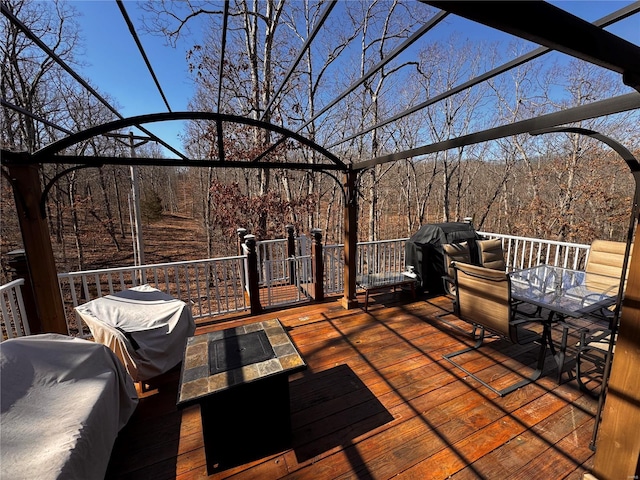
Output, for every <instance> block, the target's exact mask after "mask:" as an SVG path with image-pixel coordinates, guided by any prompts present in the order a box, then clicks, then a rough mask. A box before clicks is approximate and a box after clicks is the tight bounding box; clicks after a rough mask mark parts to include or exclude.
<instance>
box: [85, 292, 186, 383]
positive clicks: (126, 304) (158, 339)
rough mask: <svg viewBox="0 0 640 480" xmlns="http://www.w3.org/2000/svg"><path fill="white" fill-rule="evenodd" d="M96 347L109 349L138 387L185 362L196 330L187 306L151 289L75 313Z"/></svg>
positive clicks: (98, 302) (108, 298)
mask: <svg viewBox="0 0 640 480" xmlns="http://www.w3.org/2000/svg"><path fill="white" fill-rule="evenodd" d="M76 312H77V313H78V314H79V315H80V317H81V318H82V320H84V322H85V323H86V324H87V325H88V326H89V329H90V330H91V334H92V335H93V338H94V339H95V341H96V342H99V343H102V344H104V345H106V346H108V347H109V348H110V349H111V350H113V352H114V353H115V354H116V355H117V356H118V358H119V359H120V360H121V361H122V363H123V365H124V366H125V368H126V369H127V372H129V375H131V377H133V379H134V380H135V381H144V380H148V379H150V378H153V377H155V376H157V375H160V374H161V373H164V372H166V371H168V370H171V369H172V368H173V367H175V366H176V365H177V364H178V363H180V362H181V361H182V356H183V354H184V348H185V344H186V340H187V337H190V336H192V335H193V334H194V332H195V329H196V326H195V322H194V321H193V316H192V315H191V310H190V309H189V308H188V306H187V304H186V303H184V302H182V301H180V300H177V299H175V298H173V297H172V296H171V295H168V294H166V293H163V292H161V291H160V290H158V289H155V288H153V287H150V286H149V285H141V286H138V287H133V288H131V289H129V290H124V291H122V292H119V293H116V294H113V295H106V296H104V297H101V298H96V299H95V300H92V301H90V302H87V303H85V304H84V305H80V306H78V307H76Z"/></svg>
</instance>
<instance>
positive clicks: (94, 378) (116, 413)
mask: <svg viewBox="0 0 640 480" xmlns="http://www.w3.org/2000/svg"><path fill="white" fill-rule="evenodd" d="M0 367H1V372H0V378H1V382H2V383H1V388H0V391H1V402H2V403H1V410H2V413H1V415H0V439H1V447H0V478H2V479H5V478H6V479H7V480H9V479H11V480H20V479H29V480H31V479H36V478H37V479H38V480H45V479H65V480H67V479H81V480H87V479H102V478H104V475H105V472H106V470H107V465H108V463H109V457H110V456H111V450H112V448H113V443H114V441H115V439H116V436H117V435H118V431H119V430H120V429H121V428H122V427H123V426H124V425H125V424H126V423H127V421H128V420H129V417H131V414H132V413H133V411H134V410H135V408H136V405H137V404H138V396H137V394H136V389H135V387H134V384H133V382H132V380H131V378H130V377H129V375H127V372H125V370H124V368H123V367H122V364H121V363H120V362H119V361H118V359H117V358H116V357H115V355H114V354H113V353H112V352H111V351H110V350H109V349H108V348H107V347H105V346H104V345H100V344H97V343H94V342H90V341H88V340H82V339H79V338H71V337H66V336H63V335H56V334H43V335H33V336H29V337H21V338H16V339H11V340H6V341H4V342H2V343H0Z"/></svg>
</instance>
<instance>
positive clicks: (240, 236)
mask: <svg viewBox="0 0 640 480" xmlns="http://www.w3.org/2000/svg"><path fill="white" fill-rule="evenodd" d="M236 231H237V232H238V255H243V252H242V244H243V243H244V237H245V236H246V235H247V229H246V228H238V229H237V230H236Z"/></svg>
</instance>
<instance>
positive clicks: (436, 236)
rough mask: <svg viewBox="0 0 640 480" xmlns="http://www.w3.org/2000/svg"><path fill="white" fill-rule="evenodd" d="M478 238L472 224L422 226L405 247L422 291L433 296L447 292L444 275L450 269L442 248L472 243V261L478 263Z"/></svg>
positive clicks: (408, 262)
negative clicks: (445, 261)
mask: <svg viewBox="0 0 640 480" xmlns="http://www.w3.org/2000/svg"><path fill="white" fill-rule="evenodd" d="M476 238H478V235H477V234H476V231H475V229H474V228H473V225H471V224H470V223H463V222H449V223H429V224H427V225H423V226H422V227H420V230H418V231H417V232H416V233H414V234H413V236H412V237H411V238H410V239H409V240H407V243H406V244H405V247H404V253H405V264H406V265H407V266H409V265H413V268H414V270H415V272H416V274H417V276H418V286H419V288H420V289H421V290H422V291H428V292H429V293H432V294H441V293H444V282H443V280H442V276H443V275H445V273H446V270H447V268H446V265H445V264H444V253H443V250H442V245H443V244H445V243H460V242H467V241H468V242H470V250H471V262H472V263H474V264H477V263H478V258H477V251H476V246H475V240H476ZM474 257H475V258H474Z"/></svg>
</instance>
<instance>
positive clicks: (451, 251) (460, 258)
mask: <svg viewBox="0 0 640 480" xmlns="http://www.w3.org/2000/svg"><path fill="white" fill-rule="evenodd" d="M442 250H444V262H445V267H446V268H447V273H448V275H449V277H450V278H453V277H454V275H455V273H454V271H453V267H451V262H458V263H471V252H470V251H469V244H468V243H467V242H461V243H445V244H443V245H442Z"/></svg>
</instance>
